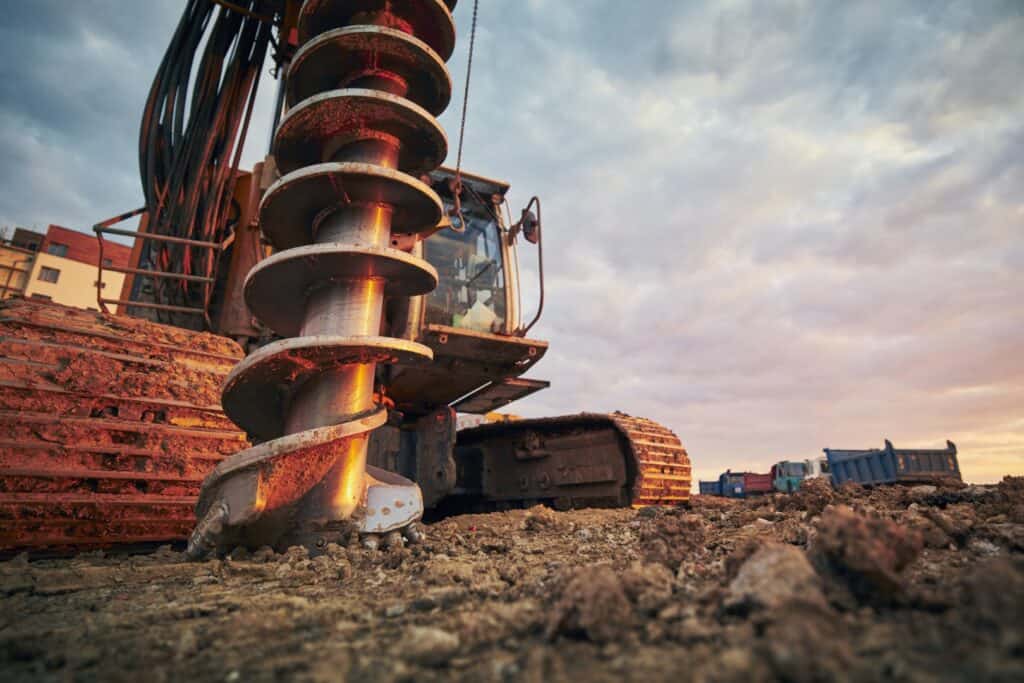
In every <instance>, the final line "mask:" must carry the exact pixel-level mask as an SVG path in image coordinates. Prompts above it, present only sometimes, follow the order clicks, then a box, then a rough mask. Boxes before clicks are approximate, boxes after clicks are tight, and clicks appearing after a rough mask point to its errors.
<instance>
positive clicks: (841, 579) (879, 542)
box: [808, 505, 923, 604]
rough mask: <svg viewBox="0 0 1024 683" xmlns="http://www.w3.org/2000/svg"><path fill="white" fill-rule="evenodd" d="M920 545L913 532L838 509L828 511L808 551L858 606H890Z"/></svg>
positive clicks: (918, 538)
mask: <svg viewBox="0 0 1024 683" xmlns="http://www.w3.org/2000/svg"><path fill="white" fill-rule="evenodd" d="M922 545H923V543H922V539H921V535H920V534H919V533H918V532H916V531H914V530H913V529H910V528H908V527H905V526H901V525H899V524H896V523H894V522H892V521H889V520H886V519H881V518H878V517H871V516H868V515H866V514H862V513H858V512H854V511H853V510H852V509H850V508H849V507H846V506H845V505H839V506H830V507H829V508H826V509H825V512H824V513H823V514H822V516H821V520H820V522H819V524H818V529H817V534H816V535H815V536H814V537H813V538H812V539H811V542H810V544H809V549H808V552H809V555H810V557H811V559H812V561H813V562H814V563H815V565H816V566H817V567H818V569H819V570H820V571H821V572H823V574H824V575H825V576H826V577H828V579H829V583H830V585H832V586H834V587H836V588H841V587H845V588H847V589H848V590H849V591H850V593H851V594H852V595H853V597H854V598H855V599H856V600H857V601H858V602H861V603H870V604H886V603H891V602H893V601H894V600H896V599H897V598H898V597H899V596H900V595H901V593H902V591H903V582H902V580H901V577H900V572H901V571H902V570H903V569H904V568H905V567H906V566H907V565H909V564H910V563H911V562H913V561H914V560H915V559H916V558H917V556H918V555H919V554H920V552H921V548H922Z"/></svg>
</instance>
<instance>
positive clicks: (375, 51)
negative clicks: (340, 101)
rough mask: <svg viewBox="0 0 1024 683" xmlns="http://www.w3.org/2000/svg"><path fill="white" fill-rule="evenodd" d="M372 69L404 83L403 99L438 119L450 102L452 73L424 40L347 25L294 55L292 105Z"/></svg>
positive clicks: (290, 73)
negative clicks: (355, 71)
mask: <svg viewBox="0 0 1024 683" xmlns="http://www.w3.org/2000/svg"><path fill="white" fill-rule="evenodd" d="M370 65H372V66H373V68H374V69H378V70H381V71H390V72H392V73H395V74H398V75H399V76H401V77H402V78H404V79H405V80H406V82H407V83H408V92H407V93H406V95H405V96H406V97H407V98H408V99H410V100H412V101H413V102H415V103H416V104H418V105H420V106H421V107H423V108H424V109H425V110H426V111H428V112H429V113H431V114H433V115H435V116H437V115H438V114H440V113H441V112H443V111H444V110H445V107H447V106H448V102H449V100H451V96H452V79H451V76H450V75H449V74H448V68H447V67H446V66H445V65H444V62H443V61H442V60H441V58H440V57H439V56H438V55H437V53H436V52H434V51H433V50H432V49H430V46H429V45H427V44H426V43H424V42H423V41H422V40H419V39H417V38H414V37H413V36H411V35H409V34H408V33H404V32H402V31H398V30H396V29H393V28H388V27H386V26H346V27H345V28H339V29H334V30H333V31H328V32H326V33H322V34H320V35H318V36H317V37H316V38H314V39H313V40H311V41H309V42H308V43H306V44H305V45H303V46H302V47H301V48H299V51H298V52H296V53H295V56H294V57H293V58H292V65H291V67H290V68H289V69H288V80H287V97H288V106H290V107H292V106H295V105H296V104H297V103H299V102H301V101H303V100H305V99H306V98H307V97H312V96H313V95H316V94H317V93H321V92H324V91H327V90H334V89H336V88H337V87H338V85H339V84H340V83H341V82H342V80H343V79H344V77H345V76H346V75H347V74H349V73H351V72H352V71H353V70H354V69H357V68H358V69H362V68H365V67H368V66H370Z"/></svg>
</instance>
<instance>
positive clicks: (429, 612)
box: [0, 478, 1024, 682]
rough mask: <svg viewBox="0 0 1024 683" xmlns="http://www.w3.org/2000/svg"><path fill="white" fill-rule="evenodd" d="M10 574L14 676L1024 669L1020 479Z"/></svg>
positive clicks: (677, 675)
mask: <svg viewBox="0 0 1024 683" xmlns="http://www.w3.org/2000/svg"><path fill="white" fill-rule="evenodd" d="M427 533H428V536H427V541H426V542H425V543H424V544H423V545H418V546H413V547H406V548H395V549H389V550H383V551H369V550H364V549H362V548H360V547H359V546H358V544H356V543H355V541H354V539H353V541H352V542H351V543H350V544H349V545H347V546H345V547H342V546H338V545H331V546H329V547H328V548H327V549H326V550H327V552H326V553H324V554H323V555H320V556H318V557H313V558H310V557H309V556H308V554H307V553H306V552H305V551H304V550H300V549H298V548H293V549H291V550H290V551H288V552H286V553H284V554H275V553H273V552H271V551H269V549H267V550H263V551H257V552H255V553H251V554H250V553H246V552H237V551H236V553H234V554H233V556H232V557H229V558H225V559H221V560H213V561H208V562H203V563H194V564H193V563H189V562H186V561H185V559H184V557H183V555H182V553H181V552H180V549H176V548H172V547H163V548H160V549H157V550H150V552H148V553H144V554H115V553H111V552H107V553H106V554H104V553H101V552H93V553H88V554H80V555H77V556H73V557H66V558H58V559H30V558H28V557H27V556H24V555H22V556H19V557H15V558H13V559H11V560H9V561H6V562H4V563H2V564H0V589H2V594H3V596H4V597H3V609H2V610H0V679H2V680H4V681H14V680H104V681H107V680H132V681H135V680H146V681H165V680H194V681H200V680H202V681H206V680H216V681H253V680H256V681H259V680H342V679H349V680H368V681H393V680H416V681H432V680H449V679H460V680H479V681H505V680H510V681H511V680H526V681H547V680H577V681H589V680H637V681H645V682H650V681H661V680H674V681H678V680H698V681H719V680H721V681H731V680H736V681H740V680H742V681H761V680H771V679H787V680H796V681H814V680H836V679H849V680H865V681H869V680H870V681H874V680H896V681H932V680H940V679H941V680H949V679H964V680H968V679H969V680H1006V681H1011V680H1012V681H1020V680H1024V479H1022V478H1007V479H1005V480H1004V481H1003V482H1002V483H1001V484H999V485H998V486H987V487H981V486H970V487H962V486H956V485H938V486H933V485H922V486H915V487H883V488H877V489H872V490H869V489H863V488H859V487H845V488H843V489H842V490H839V491H833V490H832V489H831V487H829V486H828V485H826V484H824V483H823V482H820V481H816V482H810V483H809V484H808V485H807V487H806V490H805V491H802V492H800V493H798V494H796V495H793V496H782V495H776V496H768V497H763V498H756V499H750V500H745V501H729V500H724V499H718V498H708V497H697V498H695V499H694V500H693V501H692V503H691V505H690V507H689V508H688V509H659V508H646V509H641V510H631V509H627V510H582V511H570V512H555V511H552V510H550V509H547V508H542V507H537V508H532V509H529V510H514V511H508V512H500V513H493V514H481V515H466V516H461V517H452V518H449V519H446V520H443V521H440V522H437V523H434V524H431V525H428V528H427Z"/></svg>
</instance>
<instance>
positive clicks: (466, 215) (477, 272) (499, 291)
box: [423, 197, 509, 334]
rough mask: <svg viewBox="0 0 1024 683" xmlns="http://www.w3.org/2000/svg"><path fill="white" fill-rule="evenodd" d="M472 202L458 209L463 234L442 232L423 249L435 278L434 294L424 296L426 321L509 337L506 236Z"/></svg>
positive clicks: (480, 204) (485, 209) (484, 210)
mask: <svg viewBox="0 0 1024 683" xmlns="http://www.w3.org/2000/svg"><path fill="white" fill-rule="evenodd" d="M470 199H471V201H467V202H466V203H465V204H463V205H462V220H464V221H465V229H464V230H463V231H462V232H456V231H455V230H443V231H441V232H440V233H438V234H435V235H433V236H432V237H431V238H430V239H429V240H427V241H426V242H425V244H424V249H423V251H424V256H425V257H426V259H427V261H429V262H430V264H431V265H432V266H434V268H436V269H437V273H438V286H437V289H435V290H434V291H432V292H430V293H429V294H427V295H426V298H427V302H426V314H425V322H426V323H428V324H437V325H448V326H451V327H457V328H462V329H467V330H475V331H477V332H491V333H495V334H507V333H508V332H509V326H508V322H509V318H508V305H507V301H506V296H507V288H506V279H505V258H506V256H505V252H504V250H503V249H502V246H503V242H504V238H505V235H504V234H503V232H502V229H501V226H500V225H499V223H498V218H497V216H495V215H493V211H492V210H490V207H488V206H486V205H485V204H484V203H483V202H482V201H480V199H478V198H477V197H471V198H470ZM454 220H456V221H458V220H460V219H459V217H455V218H454Z"/></svg>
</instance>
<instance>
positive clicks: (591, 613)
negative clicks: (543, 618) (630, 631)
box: [547, 564, 633, 643]
mask: <svg viewBox="0 0 1024 683" xmlns="http://www.w3.org/2000/svg"><path fill="white" fill-rule="evenodd" d="M632 621H633V608H632V606H631V605H630V604H629V598H627V597H626V593H625V590H624V589H623V585H622V581H621V580H620V579H619V577H618V575H617V574H616V573H615V571H614V570H613V569H612V568H611V567H610V566H608V565H605V564H598V565H591V566H587V567H580V568H579V569H576V570H574V571H573V572H572V573H571V575H570V576H569V579H568V581H567V582H566V585H565V588H564V589H563V590H562V593H561V595H560V596H559V599H558V601H557V602H556V603H555V605H554V607H553V608H552V610H551V616H550V617H549V619H548V626H547V636H548V638H554V637H555V636H557V635H567V636H574V637H580V636H582V637H585V638H588V639H589V640H591V641H593V642H595V643H607V642H611V641H612V640H614V639H615V638H616V637H617V636H618V635H619V634H620V633H621V632H622V629H624V628H628V627H629V625H630V623H631V622H632Z"/></svg>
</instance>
